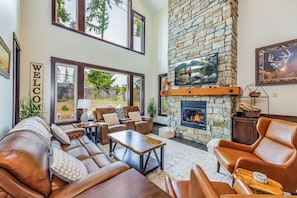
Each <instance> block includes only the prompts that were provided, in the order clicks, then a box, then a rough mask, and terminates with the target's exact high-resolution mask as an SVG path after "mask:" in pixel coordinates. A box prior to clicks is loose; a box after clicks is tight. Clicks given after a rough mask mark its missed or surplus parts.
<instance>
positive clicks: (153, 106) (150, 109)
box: [147, 98, 157, 118]
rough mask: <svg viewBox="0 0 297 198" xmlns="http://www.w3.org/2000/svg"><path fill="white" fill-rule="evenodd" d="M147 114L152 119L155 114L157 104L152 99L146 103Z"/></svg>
mask: <svg viewBox="0 0 297 198" xmlns="http://www.w3.org/2000/svg"><path fill="white" fill-rule="evenodd" d="M147 113H148V114H149V115H150V116H151V117H152V118H153V117H155V115H156V114H157V103H156V102H155V99H154V98H151V99H150V100H149V103H148V107H147Z"/></svg>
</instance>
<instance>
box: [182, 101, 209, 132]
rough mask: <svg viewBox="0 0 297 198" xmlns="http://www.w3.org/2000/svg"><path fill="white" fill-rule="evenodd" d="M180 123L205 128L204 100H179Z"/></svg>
mask: <svg viewBox="0 0 297 198" xmlns="http://www.w3.org/2000/svg"><path fill="white" fill-rule="evenodd" d="M181 116H182V119H181V125H182V126H187V127H192V128H197V129H202V130H206V101H181Z"/></svg>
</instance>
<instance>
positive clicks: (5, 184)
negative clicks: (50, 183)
mask: <svg viewBox="0 0 297 198" xmlns="http://www.w3.org/2000/svg"><path fill="white" fill-rule="evenodd" d="M0 178H1V179H0V189H1V190H0V194H1V195H2V196H3V197H19V196H20V195H21V196H22V197H30V198H31V197H32V198H37V197H44V195H42V194H40V193H38V192H37V191H35V190H33V189H31V188H28V187H27V186H26V185H24V184H23V183H21V182H20V181H19V180H17V179H16V178H15V177H14V176H13V175H11V174H9V173H8V172H7V171H6V170H5V169H2V168H0ZM5 195H6V196H5Z"/></svg>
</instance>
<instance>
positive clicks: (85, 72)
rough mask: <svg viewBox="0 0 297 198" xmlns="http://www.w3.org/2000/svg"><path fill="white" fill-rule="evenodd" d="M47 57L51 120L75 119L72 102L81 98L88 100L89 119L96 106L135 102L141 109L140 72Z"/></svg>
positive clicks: (69, 120) (77, 115)
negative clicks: (89, 104)
mask: <svg viewBox="0 0 297 198" xmlns="http://www.w3.org/2000/svg"><path fill="white" fill-rule="evenodd" d="M51 61H52V69H51V72H52V75H51V76H52V83H51V86H52V87H51V90H54V94H51V115H50V120H51V123H62V122H63V123H70V122H74V121H77V120H78V118H79V117H80V114H81V112H80V111H78V110H76V103H77V100H78V99H82V98H87V99H91V100H92V106H91V108H89V109H88V115H89V118H90V119H91V118H92V112H93V111H94V110H95V108H100V107H123V106H128V105H133V104H135V105H138V106H139V109H141V111H142V113H144V112H143V111H144V92H143V90H144V83H143V82H144V74H137V73H131V72H128V71H123V70H116V69H111V68H107V67H102V66H98V65H91V64H87V63H81V62H76V61H71V60H65V59H60V58H54V57H53V58H52V59H51ZM130 79H132V80H130ZM133 79H134V80H133ZM130 82H132V83H130Z"/></svg>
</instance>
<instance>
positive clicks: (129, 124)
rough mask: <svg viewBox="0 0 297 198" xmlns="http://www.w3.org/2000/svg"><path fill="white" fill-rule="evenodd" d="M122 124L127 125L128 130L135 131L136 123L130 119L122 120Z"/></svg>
mask: <svg viewBox="0 0 297 198" xmlns="http://www.w3.org/2000/svg"><path fill="white" fill-rule="evenodd" d="M120 123H121V124H125V125H127V127H128V129H132V130H135V121H134V120H131V119H130V118H125V119H120Z"/></svg>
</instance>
